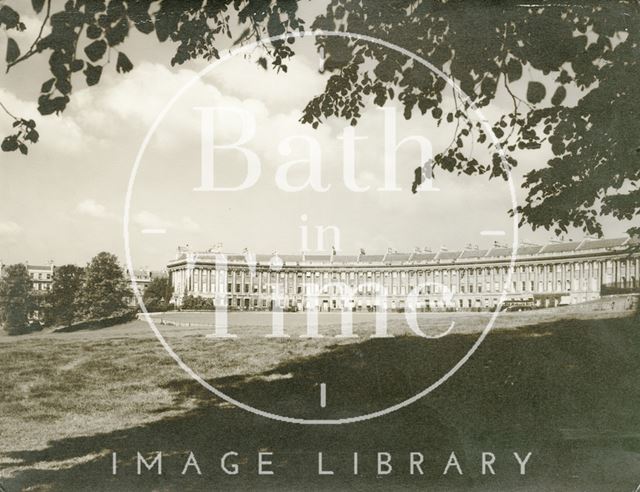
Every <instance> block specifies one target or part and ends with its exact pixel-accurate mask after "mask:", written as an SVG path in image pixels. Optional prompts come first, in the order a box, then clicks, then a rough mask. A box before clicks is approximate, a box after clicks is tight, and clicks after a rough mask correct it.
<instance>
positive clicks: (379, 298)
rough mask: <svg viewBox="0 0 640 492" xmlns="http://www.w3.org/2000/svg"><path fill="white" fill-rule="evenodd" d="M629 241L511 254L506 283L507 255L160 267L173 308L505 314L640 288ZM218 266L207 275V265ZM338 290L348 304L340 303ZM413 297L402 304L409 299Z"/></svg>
mask: <svg viewBox="0 0 640 492" xmlns="http://www.w3.org/2000/svg"><path fill="white" fill-rule="evenodd" d="M632 245H635V246H638V245H640V241H639V240H638V239H635V238H634V239H631V238H614V239H585V240H583V241H576V242H562V243H550V244H546V245H532V244H526V245H521V246H520V247H519V248H518V250H517V251H516V254H515V257H516V259H515V264H514V271H513V274H512V275H511V277H510V278H509V269H510V260H511V256H512V250H511V248H509V247H506V246H501V245H495V246H494V247H492V248H489V249H485V250H481V249H479V248H467V249H464V250H459V251H448V250H446V249H444V248H443V249H441V250H440V251H438V252H430V251H422V252H420V251H416V252H414V253H397V252H394V251H388V252H387V253H386V254H371V255H370V254H365V253H364V251H361V253H360V254H359V255H352V256H348V255H339V254H324V255H319V254H313V255H309V254H306V255H304V254H303V255H277V254H275V255H253V256H250V255H248V253H245V254H224V255H222V254H221V253H217V252H216V251H215V250H211V251H206V252H192V251H189V250H186V249H184V248H180V249H179V250H178V254H177V256H176V258H175V259H174V260H172V261H170V262H169V263H168V264H167V270H168V271H169V275H170V277H171V282H172V285H173V288H174V298H173V301H174V302H175V303H176V304H178V305H180V304H181V302H182V300H183V299H184V296H186V295H192V296H201V297H208V298H213V299H214V303H215V306H222V305H225V306H227V308H228V309H238V310H267V309H271V308H272V307H273V303H274V302H275V303H278V304H279V306H280V307H281V308H283V309H292V310H300V311H302V310H309V309H313V310H321V311H331V310H343V309H353V310H363V311H365V310H369V311H374V310H376V309H378V308H379V307H380V305H381V304H382V305H383V306H384V308H385V309H386V310H390V311H393V310H403V309H406V308H413V309H417V310H423V311H425V310H445V309H446V310H491V309H493V308H495V307H496V306H497V305H498V303H499V299H500V297H501V296H502V293H503V292H506V302H505V305H506V306H509V305H511V306H537V307H546V306H557V305H560V304H575V303H580V302H585V301H589V300H593V299H597V298H599V297H600V296H601V295H603V294H606V293H612V292H615V291H633V290H636V291H637V290H639V289H640V282H639V280H638V277H639V274H640V253H639V252H638V251H637V249H636V251H635V252H634V253H629V248H630V246H632ZM217 260H218V261H221V262H223V261H224V262H226V266H225V271H216V261H217ZM345 291H346V292H348V295H345ZM411 292H414V293H415V294H416V295H415V296H414V299H413V300H412V301H411V302H414V301H415V306H413V307H412V306H409V305H408V304H407V302H408V299H409V297H408V296H409V294H410V293H411Z"/></svg>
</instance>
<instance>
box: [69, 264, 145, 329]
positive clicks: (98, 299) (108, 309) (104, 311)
mask: <svg viewBox="0 0 640 492" xmlns="http://www.w3.org/2000/svg"><path fill="white" fill-rule="evenodd" d="M131 295H132V294H131V290H130V289H129V286H128V283H127V280H126V279H125V276H124V272H123V270H122V268H121V267H120V265H119V264H118V259H117V258H116V256H115V255H113V254H111V253H106V252H102V253H98V254H97V255H96V256H94V257H93V259H92V260H91V262H89V264H88V265H87V267H86V268H85V271H84V281H83V283H82V290H81V295H80V305H81V306H82V312H83V314H84V315H85V316H86V317H88V318H89V319H102V318H108V317H110V316H113V315H115V314H118V313H121V312H122V311H123V310H124V309H126V308H127V306H128V305H129V299H131Z"/></svg>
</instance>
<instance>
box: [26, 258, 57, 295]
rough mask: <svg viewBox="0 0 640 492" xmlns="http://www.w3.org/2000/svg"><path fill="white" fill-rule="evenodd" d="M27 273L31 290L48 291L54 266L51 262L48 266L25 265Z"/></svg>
mask: <svg viewBox="0 0 640 492" xmlns="http://www.w3.org/2000/svg"><path fill="white" fill-rule="evenodd" d="M26 267H27V271H28V272H29V276H30V277H31V284H32V285H33V290H36V291H40V290H50V289H51V282H53V271H54V269H55V266H54V265H53V262H49V264H48V265H31V264H28V263H27V264H26Z"/></svg>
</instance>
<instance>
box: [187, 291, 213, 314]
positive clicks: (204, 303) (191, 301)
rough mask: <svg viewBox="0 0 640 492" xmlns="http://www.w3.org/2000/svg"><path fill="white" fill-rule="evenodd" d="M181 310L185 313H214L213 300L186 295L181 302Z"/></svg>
mask: <svg viewBox="0 0 640 492" xmlns="http://www.w3.org/2000/svg"><path fill="white" fill-rule="evenodd" d="M181 307H182V309H183V310H186V311H214V310H215V306H214V304H213V299H210V298H207V297H201V296H192V295H187V296H185V297H184V299H183V300H182V306H181Z"/></svg>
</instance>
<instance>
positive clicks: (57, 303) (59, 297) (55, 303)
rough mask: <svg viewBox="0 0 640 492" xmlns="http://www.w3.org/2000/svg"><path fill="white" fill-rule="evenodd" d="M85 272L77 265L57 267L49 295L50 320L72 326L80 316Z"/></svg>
mask: <svg viewBox="0 0 640 492" xmlns="http://www.w3.org/2000/svg"><path fill="white" fill-rule="evenodd" d="M83 273H84V272H83V269H82V268H81V267H79V266H76V265H62V266H60V267H57V268H56V269H55V271H54V272H53V281H52V282H51V290H50V291H49V292H48V295H47V298H48V302H49V305H50V307H49V310H48V315H47V321H48V322H50V323H58V324H60V325H64V326H71V325H72V324H73V322H74V321H76V320H77V319H78V318H79V316H80V305H79V298H80V290H81V288H82V281H83Z"/></svg>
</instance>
